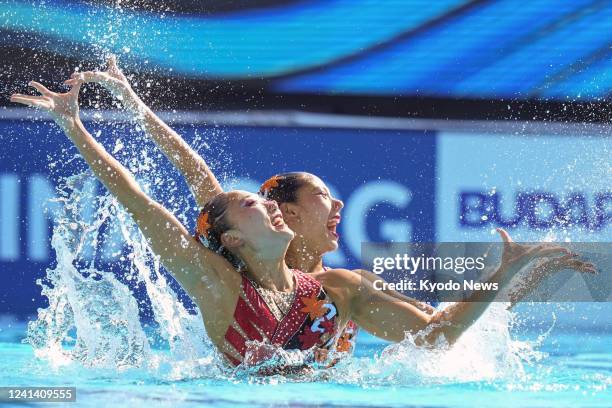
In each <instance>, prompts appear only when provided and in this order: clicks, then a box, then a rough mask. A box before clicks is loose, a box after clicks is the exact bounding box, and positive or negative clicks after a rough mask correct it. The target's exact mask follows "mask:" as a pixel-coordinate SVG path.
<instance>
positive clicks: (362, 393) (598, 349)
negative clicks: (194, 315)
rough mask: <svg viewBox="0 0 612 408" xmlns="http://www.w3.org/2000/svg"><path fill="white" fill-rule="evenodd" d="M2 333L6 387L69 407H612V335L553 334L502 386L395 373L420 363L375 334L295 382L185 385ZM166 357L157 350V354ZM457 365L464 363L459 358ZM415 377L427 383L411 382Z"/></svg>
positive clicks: (194, 381) (6, 329)
mask: <svg viewBox="0 0 612 408" xmlns="http://www.w3.org/2000/svg"><path fill="white" fill-rule="evenodd" d="M0 328H1V331H0V355H1V356H2V359H0V385H4V386H8V385H11V386H35V385H36V386H43V385H44V386H51V385H55V386H76V387H77V403H76V404H75V403H66V404H65V405H66V406H72V407H76V406H79V407H90V406H91V407H100V406H129V407H131V408H136V407H145V406H146V407H150V406H162V407H164V406H172V407H196V406H203V405H207V406H218V407H235V406H254V407H267V406H300V407H318V406H350V407H355V406H364V407H369V406H389V407H396V406H420V407H473V406H487V407H489V406H491V407H520V406H529V407H551V406H555V407H556V406H568V407H570V406H571V407H578V406H588V407H610V406H612V393H611V389H612V352H611V351H610V345H611V344H612V333H610V332H609V331H603V332H585V331H583V330H572V331H567V330H562V329H552V331H551V332H550V333H547V334H546V336H545V338H543V340H542V342H541V344H539V345H538V346H537V350H531V351H530V352H529V353H524V352H523V353H522V355H521V353H518V354H519V355H521V358H520V360H521V361H520V364H519V365H517V366H514V367H508V365H507V362H504V363H502V365H501V366H500V365H499V364H500V363H499V361H497V362H495V364H497V365H495V366H494V367H493V368H494V369H495V370H497V371H500V367H501V368H506V369H507V370H505V371H506V372H504V373H503V374H502V375H501V376H495V375H494V376H493V378H491V375H490V373H489V372H488V368H487V367H486V361H484V362H483V361H480V362H478V364H475V365H471V366H470V364H467V365H466V364H465V362H463V361H449V364H451V365H455V366H457V367H459V368H460V369H461V370H465V373H463V374H462V373H461V372H455V373H448V375H444V373H443V371H444V370H445V369H444V368H442V366H443V365H444V363H443V362H442V363H441V361H440V360H438V361H437V363H436V364H440V363H441V364H440V367H438V368H439V370H437V369H436V368H437V367H436V366H435V364H434V366H431V367H425V368H424V367H417V366H411V365H405V364H404V365H397V364H392V363H390V362H389V361H385V359H386V358H387V359H391V358H393V359H410V356H409V355H408V356H406V355H402V352H401V351H398V349H393V348H391V349H390V348H389V344H388V343H385V342H383V341H380V340H378V339H376V338H374V337H371V336H369V335H367V334H365V333H361V334H360V338H359V342H358V347H357V351H356V354H355V357H354V358H353V359H352V360H351V361H349V362H346V363H344V364H343V365H341V366H340V367H338V368H335V369H331V370H321V371H318V372H315V373H311V374H308V375H302V376H299V377H293V378H287V377H282V376H274V377H266V378H262V377H252V376H248V375H246V374H239V373H232V372H227V371H222V370H221V371H220V370H219V369H218V368H217V369H214V370H213V369H211V366H213V365H214V364H212V363H211V362H210V361H208V360H206V359H204V360H200V361H198V362H195V365H196V366H197V365H198V364H199V365H201V366H202V367H206V368H205V369H203V370H200V371H198V370H195V371H194V365H191V364H189V365H186V366H184V373H186V374H185V376H183V377H182V378H180V377H181V375H178V376H177V375H176V371H177V370H178V371H181V368H180V365H177V366H174V367H171V366H167V367H165V368H164V367H157V369H156V370H151V369H150V368H149V369H134V368H130V369H123V370H117V369H109V368H106V369H101V368H91V367H84V366H83V365H82V364H81V363H79V362H70V363H67V364H58V363H57V361H55V362H53V359H49V358H45V359H41V358H37V357H36V356H35V355H34V351H33V348H32V346H31V345H29V344H23V343H22V342H21V341H22V339H23V338H24V337H25V332H26V326H25V323H24V322H14V321H13V322H8V321H4V323H2V324H1V325H0ZM538 337H542V333H540V332H535V331H527V332H524V333H523V334H522V335H521V336H518V338H520V339H522V340H534V339H536V338H538ZM485 341H486V340H483V345H482V349H483V350H478V351H477V352H478V353H481V352H483V353H486V351H485V349H487V348H488V347H490V346H485ZM520 344H526V343H520ZM472 346H473V345H472ZM504 347H506V346H504ZM406 350H409V349H408V348H407V349H405V350H404V351H406ZM166 352H167V350H163V349H162V350H156V352H155V354H157V355H160V354H161V355H163V354H164V353H166ZM381 353H382V354H381ZM502 354H503V353H502ZM497 357H498V358H499V355H497ZM447 358H448V359H452V358H455V359H456V358H457V357H456V356H454V357H453V356H452V355H450V354H449V355H447ZM415 360H416V361H417V365H421V366H423V365H426V364H424V362H423V356H422V355H416V354H415ZM192 363H193V362H192ZM162 366H163V364H162ZM410 368H412V369H414V370H415V371H418V374H411V373H410V372H409V371H410V370H409V369H410ZM489 368H490V367H489ZM508 368H509V369H508ZM446 369H447V370H448V368H446ZM470 369H471V371H470ZM428 370H431V372H428ZM434 371H437V372H438V373H437V374H433V372H434ZM502 371H503V370H502ZM177 377H179V378H177ZM479 377H481V378H480V379H479ZM52 405H53V406H59V405H62V404H58V403H55V404H52Z"/></svg>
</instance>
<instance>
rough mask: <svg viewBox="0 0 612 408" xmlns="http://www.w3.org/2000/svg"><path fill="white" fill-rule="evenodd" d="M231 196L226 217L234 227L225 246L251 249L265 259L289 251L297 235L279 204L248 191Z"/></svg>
mask: <svg viewBox="0 0 612 408" xmlns="http://www.w3.org/2000/svg"><path fill="white" fill-rule="evenodd" d="M227 194H228V196H229V201H228V205H227V207H226V213H225V217H226V219H227V221H228V223H229V225H231V226H232V227H231V228H230V229H229V230H227V231H226V232H224V233H223V234H222V236H221V240H222V242H223V245H225V246H226V247H228V248H230V249H232V248H233V249H238V248H240V247H242V246H247V247H250V248H252V249H253V250H254V251H256V252H258V253H261V254H262V255H265V254H276V252H278V251H277V250H278V249H279V248H280V249H283V248H284V249H286V245H287V244H288V243H289V242H290V241H291V239H293V236H294V233H293V231H292V230H291V229H290V228H289V226H287V224H286V223H285V221H284V219H283V215H282V213H281V211H280V209H279V208H278V205H277V204H276V202H275V201H271V200H265V199H264V198H262V197H260V196H259V195H257V194H252V193H249V192H246V191H239V190H237V191H232V192H229V193H227ZM284 249H283V250H284Z"/></svg>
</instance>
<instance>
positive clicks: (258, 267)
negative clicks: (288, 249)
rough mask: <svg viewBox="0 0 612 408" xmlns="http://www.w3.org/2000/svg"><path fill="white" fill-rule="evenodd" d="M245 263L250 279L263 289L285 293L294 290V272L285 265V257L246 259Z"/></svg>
mask: <svg viewBox="0 0 612 408" xmlns="http://www.w3.org/2000/svg"><path fill="white" fill-rule="evenodd" d="M283 255H284V254H283ZM245 258H248V257H245ZM245 263H246V265H247V271H248V274H249V277H250V278H251V279H253V280H254V281H255V282H257V284H259V286H261V287H262V288H266V289H272V290H276V291H283V292H290V291H292V290H293V286H294V282H293V272H291V269H289V267H288V266H287V264H286V263H285V259H284V256H283V257H280V258H274V259H257V258H253V259H245Z"/></svg>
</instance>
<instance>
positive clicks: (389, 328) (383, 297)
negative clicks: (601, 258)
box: [324, 230, 568, 344]
mask: <svg viewBox="0 0 612 408" xmlns="http://www.w3.org/2000/svg"><path fill="white" fill-rule="evenodd" d="M499 232H500V234H501V235H502V238H503V240H504V252H503V255H502V262H501V265H500V266H499V267H498V269H497V271H496V272H495V273H494V274H493V276H492V277H491V278H490V279H489V282H497V283H498V284H499V286H500V288H503V287H505V286H506V285H507V284H508V282H509V281H510V280H511V279H512V277H513V276H514V275H516V273H517V272H518V271H519V270H521V269H522V268H523V267H524V266H525V265H527V264H528V263H529V262H531V261H532V260H534V259H537V258H542V257H551V256H555V255H561V254H567V252H568V251H567V249H565V248H562V247H558V246H551V245H537V246H528V245H521V244H517V243H514V242H512V240H511V239H510V237H509V236H508V234H507V233H506V232H505V231H503V230H499ZM332 272H334V273H333V274H331V273H330V274H329V275H328V280H327V282H324V284H328V285H329V286H331V287H332V290H333V288H336V293H343V292H344V293H345V295H344V296H342V295H340V296H341V297H343V298H344V299H345V300H347V303H346V304H345V305H344V306H346V307H348V309H349V311H350V313H349V317H350V318H351V319H353V320H354V321H355V322H356V323H357V324H358V325H359V326H360V327H363V328H364V329H365V330H367V331H369V332H370V333H372V334H374V335H375V336H378V337H381V338H384V339H386V340H391V341H401V340H403V339H404V336H405V332H410V333H413V334H417V333H419V334H422V336H420V337H419V339H420V341H421V342H425V343H429V344H435V343H436V342H437V341H438V338H439V336H440V335H442V336H443V337H444V338H445V340H446V341H447V342H448V343H449V344H452V343H454V342H455V341H456V340H457V339H458V338H459V337H460V336H461V334H462V333H463V332H464V331H465V330H466V329H467V328H468V327H470V326H471V325H472V324H473V323H474V322H475V321H476V320H477V319H478V318H479V317H480V315H482V313H483V312H484V311H485V310H486V308H487V307H488V305H489V304H490V303H491V302H492V301H493V300H494V299H495V297H496V295H497V292H495V291H478V292H475V293H474V294H473V295H472V296H471V297H470V298H469V299H468V300H467V301H464V302H457V303H454V304H452V305H451V306H449V307H447V308H446V309H444V310H440V311H436V312H434V313H433V314H428V313H426V312H424V311H422V310H419V308H417V307H416V306H415V305H414V304H411V303H409V302H399V301H398V300H397V299H396V298H393V297H391V296H389V295H388V294H386V293H383V292H381V291H378V290H376V289H374V286H373V285H372V283H371V282H370V281H368V280H366V279H362V278H361V277H360V276H359V275H358V274H355V273H353V272H351V271H342V270H334V271H332Z"/></svg>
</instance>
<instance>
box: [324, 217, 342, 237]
mask: <svg viewBox="0 0 612 408" xmlns="http://www.w3.org/2000/svg"><path fill="white" fill-rule="evenodd" d="M338 224H340V216H339V215H336V216H335V217H333V218H332V219H330V220H329V221H328V222H327V231H328V232H329V234H330V235H331V236H332V237H334V238H335V239H338V237H339V236H340V235H338V232H337V231H336V228H337V227H338Z"/></svg>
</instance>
